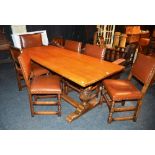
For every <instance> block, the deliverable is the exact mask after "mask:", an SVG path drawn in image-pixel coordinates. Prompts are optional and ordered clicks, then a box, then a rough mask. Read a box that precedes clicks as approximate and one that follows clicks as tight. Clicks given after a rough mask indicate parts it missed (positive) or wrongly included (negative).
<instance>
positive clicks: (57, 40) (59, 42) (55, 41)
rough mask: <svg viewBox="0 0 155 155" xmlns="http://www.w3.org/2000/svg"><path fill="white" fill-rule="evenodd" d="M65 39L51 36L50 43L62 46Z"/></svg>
mask: <svg viewBox="0 0 155 155" xmlns="http://www.w3.org/2000/svg"><path fill="white" fill-rule="evenodd" d="M64 44H65V40H64V39H63V38H59V37H54V38H52V40H51V42H50V45H53V46H57V47H64Z"/></svg>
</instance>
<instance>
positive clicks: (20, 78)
mask: <svg viewBox="0 0 155 155" xmlns="http://www.w3.org/2000/svg"><path fill="white" fill-rule="evenodd" d="M10 52H11V56H12V60H13V64H14V68H15V71H16V78H17V84H18V89H19V91H21V90H22V88H23V87H26V85H25V83H24V84H23V82H22V81H23V80H24V78H23V73H22V70H21V68H20V64H19V61H18V56H19V55H20V54H21V51H20V49H18V48H15V47H12V46H11V47H10Z"/></svg>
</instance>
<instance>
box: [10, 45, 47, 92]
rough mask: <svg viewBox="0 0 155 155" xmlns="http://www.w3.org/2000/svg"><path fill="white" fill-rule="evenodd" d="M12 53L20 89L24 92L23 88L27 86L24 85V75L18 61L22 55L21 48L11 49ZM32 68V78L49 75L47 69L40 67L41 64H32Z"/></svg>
mask: <svg viewBox="0 0 155 155" xmlns="http://www.w3.org/2000/svg"><path fill="white" fill-rule="evenodd" d="M10 51H11V56H12V59H13V62H14V67H15V70H16V77H17V82H18V89H19V91H21V90H22V88H23V87H25V84H22V83H23V82H22V81H23V73H22V70H21V67H20V64H19V61H18V56H19V55H20V54H21V50H20V49H19V48H15V47H13V46H11V47H10ZM31 67H32V73H31V77H32V76H34V77H35V76H40V75H44V74H48V73H49V71H48V70H47V69H45V68H44V67H42V66H40V65H39V64H36V63H32V64H31Z"/></svg>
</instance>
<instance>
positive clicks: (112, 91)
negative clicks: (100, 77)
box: [104, 80, 142, 101]
mask: <svg viewBox="0 0 155 155" xmlns="http://www.w3.org/2000/svg"><path fill="white" fill-rule="evenodd" d="M104 87H105V89H106V90H107V91H108V92H109V96H111V98H112V100H114V101H122V100H126V99H128V100H133V99H135V98H136V99H141V97H142V93H141V92H140V91H139V90H138V89H137V88H136V87H135V86H134V85H133V84H132V83H131V82H130V81H129V80H105V81H104Z"/></svg>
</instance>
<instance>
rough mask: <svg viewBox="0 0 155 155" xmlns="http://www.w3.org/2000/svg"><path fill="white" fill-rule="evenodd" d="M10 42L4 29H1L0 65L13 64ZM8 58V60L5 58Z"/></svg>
mask: <svg viewBox="0 0 155 155" xmlns="http://www.w3.org/2000/svg"><path fill="white" fill-rule="evenodd" d="M9 48H10V42H9V41H8V40H7V38H6V36H5V32H4V29H3V28H1V27H0V57H1V58H0V63H5V62H11V61H10V57H9V56H10V55H9ZM6 56H7V58H5V57H6Z"/></svg>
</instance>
